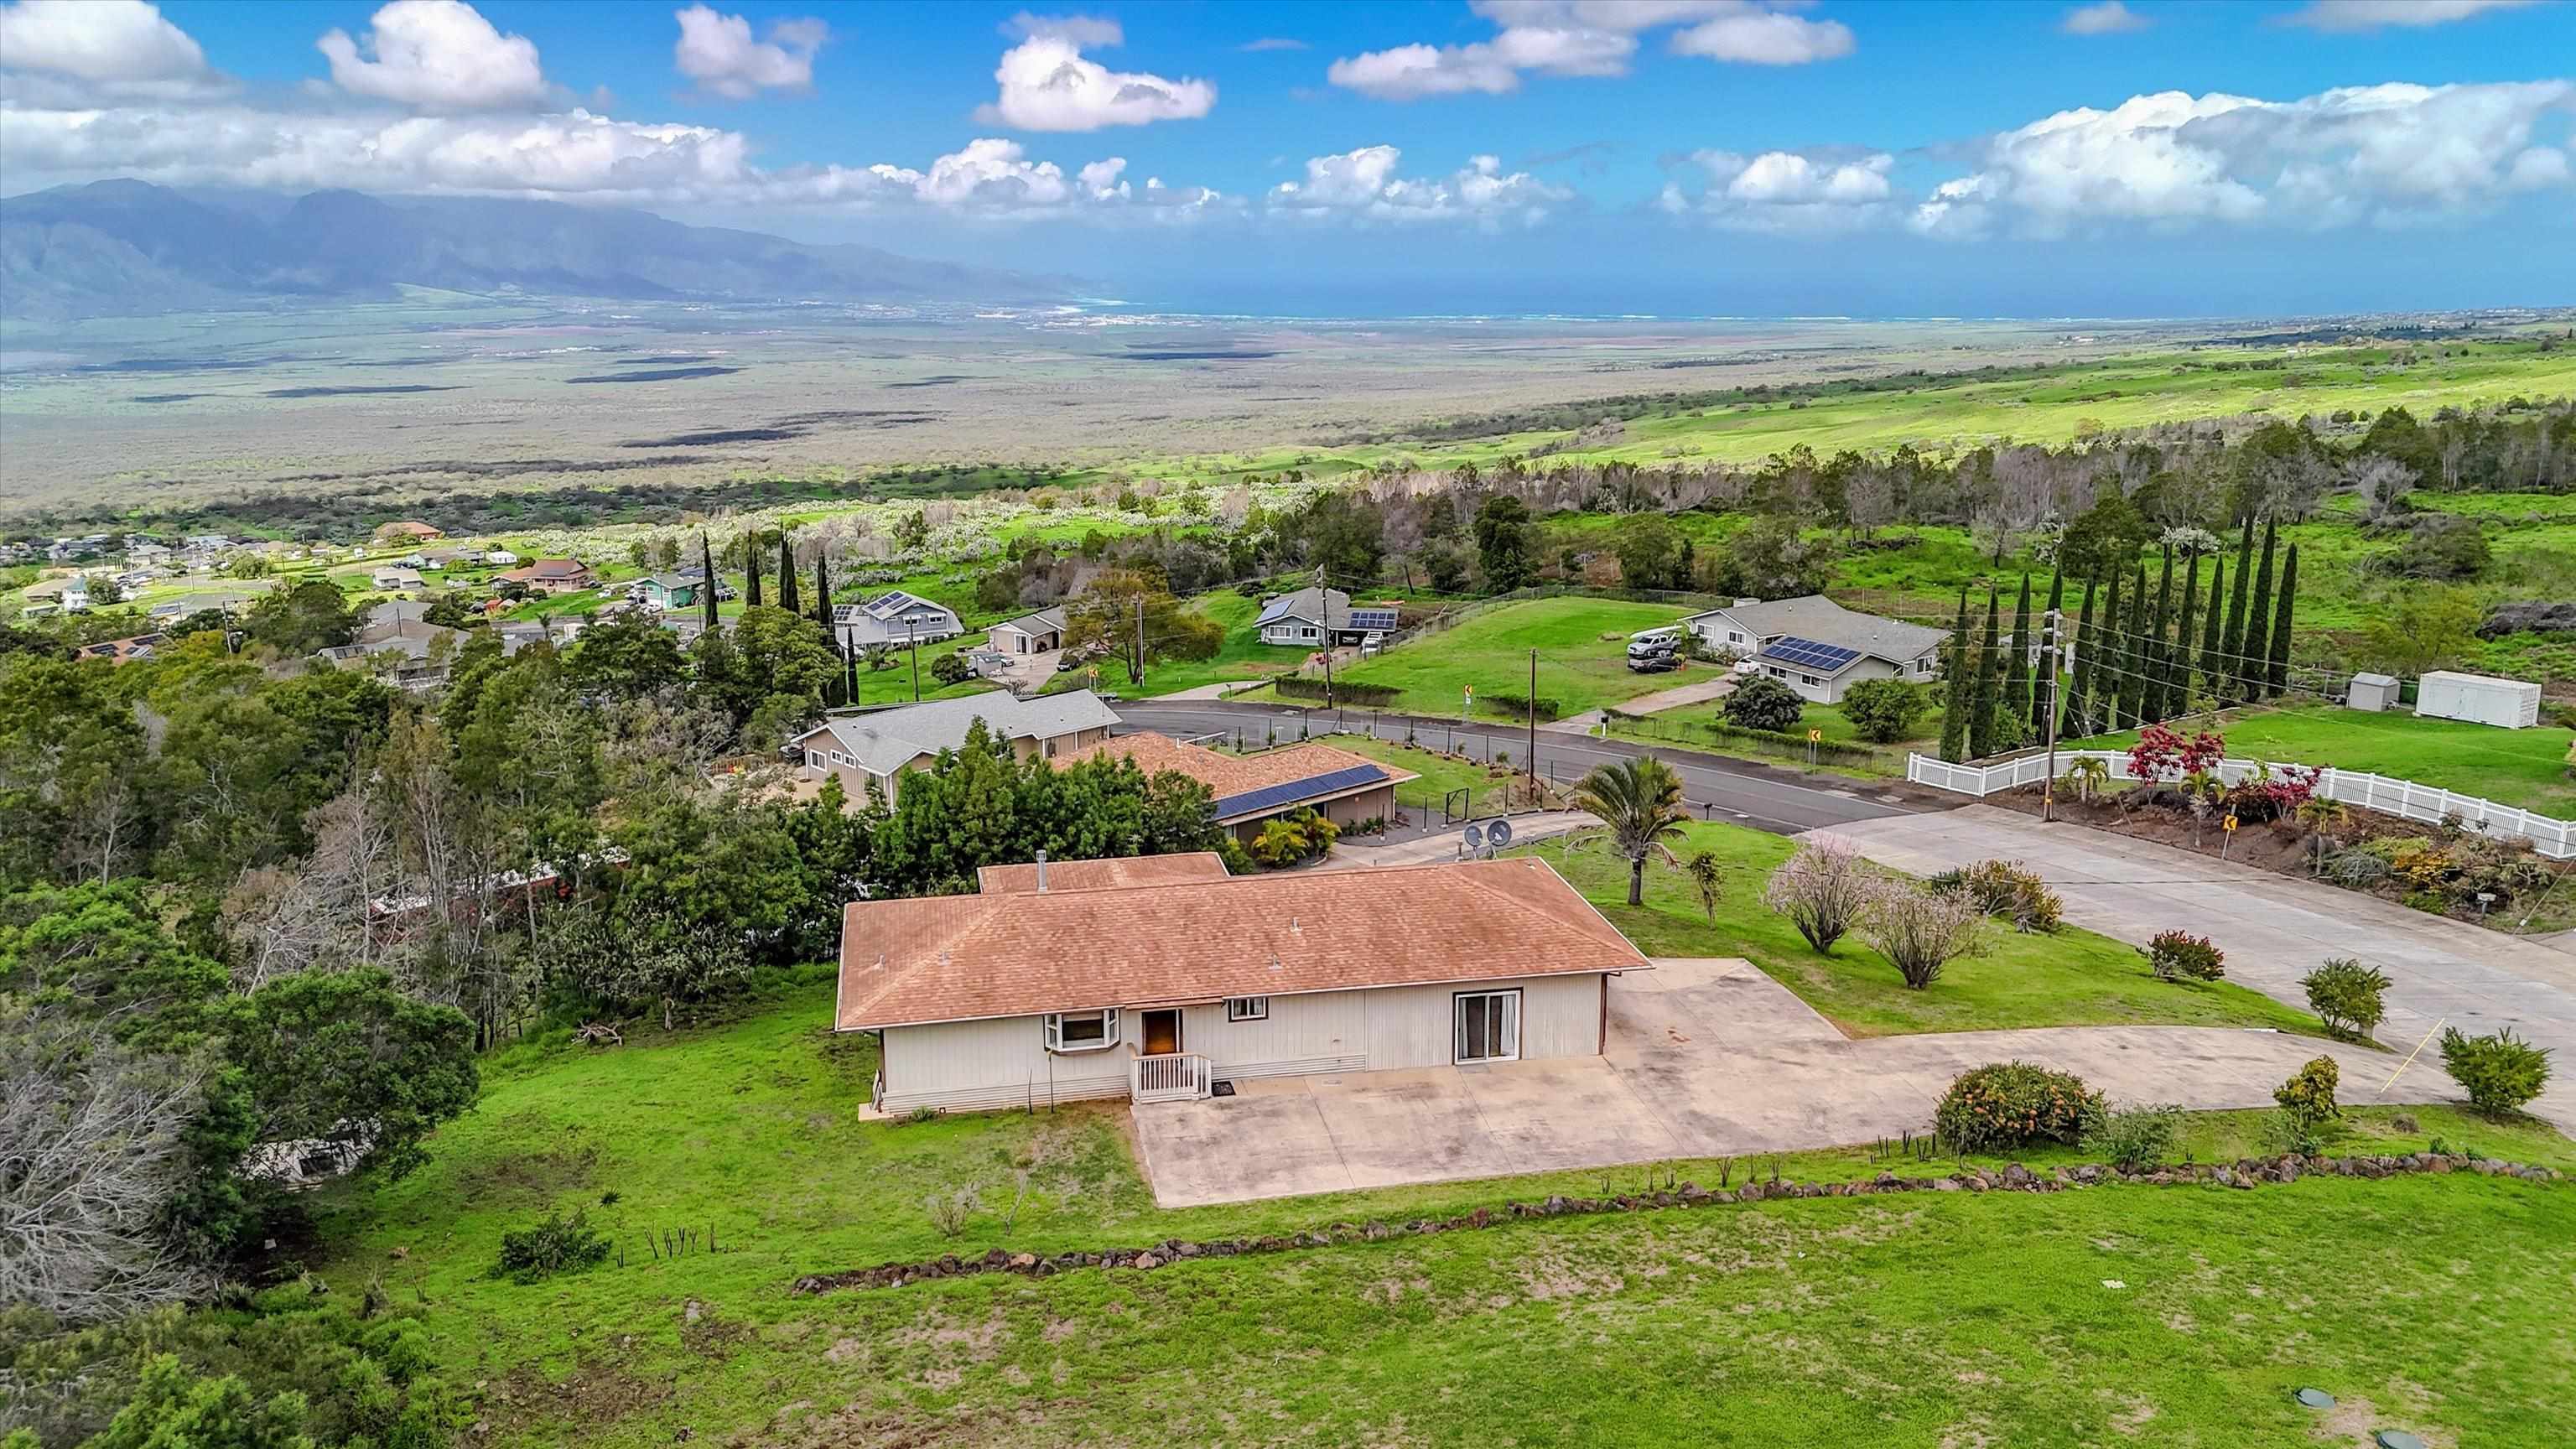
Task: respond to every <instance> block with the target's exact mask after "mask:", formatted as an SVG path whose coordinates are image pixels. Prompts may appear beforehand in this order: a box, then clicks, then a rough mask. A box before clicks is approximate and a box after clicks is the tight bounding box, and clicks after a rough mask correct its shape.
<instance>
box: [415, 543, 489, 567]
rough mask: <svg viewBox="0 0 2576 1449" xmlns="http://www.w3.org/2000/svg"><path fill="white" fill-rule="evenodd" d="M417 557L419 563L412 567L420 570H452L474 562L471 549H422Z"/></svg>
mask: <svg viewBox="0 0 2576 1449" xmlns="http://www.w3.org/2000/svg"><path fill="white" fill-rule="evenodd" d="M419 557H420V562H419V563H416V564H414V565H412V567H414V568H422V569H447V568H454V567H456V566H457V565H459V564H470V563H472V562H474V551H473V550H472V549H465V548H431V549H423V550H422V551H421V553H420V555H419Z"/></svg>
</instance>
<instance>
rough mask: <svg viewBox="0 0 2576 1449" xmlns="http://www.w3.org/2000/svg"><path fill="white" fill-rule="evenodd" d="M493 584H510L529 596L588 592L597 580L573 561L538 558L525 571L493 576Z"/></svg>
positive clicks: (513, 570) (585, 565) (587, 567)
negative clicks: (585, 590)
mask: <svg viewBox="0 0 2576 1449" xmlns="http://www.w3.org/2000/svg"><path fill="white" fill-rule="evenodd" d="M494 582H496V583H513V584H517V585H519V586H520V587H521V588H524V589H526V590H527V591H528V592H529V593H532V594H569V593H573V592H575V591H577V590H581V589H587V588H590V587H591V586H592V585H594V584H597V583H598V582H599V579H598V577H597V576H596V575H594V574H592V573H591V571H590V565H588V564H586V563H583V562H582V561H581V560H580V559H577V558H541V559H538V560H537V561H536V562H534V563H532V564H529V565H528V566H527V567H525V568H516V569H512V570H510V571H509V572H508V573H505V574H500V575H497V576H496V577H495V579H494Z"/></svg>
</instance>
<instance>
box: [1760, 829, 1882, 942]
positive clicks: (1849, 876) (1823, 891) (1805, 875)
mask: <svg viewBox="0 0 2576 1449" xmlns="http://www.w3.org/2000/svg"><path fill="white" fill-rule="evenodd" d="M1762 903H1763V904H1764V905H1766V906H1769V907H1770V908H1771V909H1773V910H1775V911H1778V912H1779V913H1780V914H1782V915H1784V916H1787V917H1788V918H1789V922H1790V924H1792V925H1794V926H1796V927H1797V928H1798V934H1799V935H1801V936H1804V937H1806V938H1807V944H1808V945H1810V946H1813V947H1815V948H1816V949H1817V950H1819V951H1825V952H1830V951H1832V950H1833V949H1834V943H1835V942H1836V941H1839V940H1841V939H1842V938H1843V935H1844V933H1846V932H1848V931H1849V930H1851V928H1852V927H1853V926H1854V925H1855V924H1857V923H1858V922H1859V920H1860V913H1861V908H1862V907H1863V906H1865V905H1867V904H1868V903H1869V877H1868V875H1867V874H1865V873H1864V872H1863V871H1862V869H1861V863H1860V856H1859V855H1857V854H1856V853H1854V852H1853V851H1851V850H1849V849H1847V848H1845V847H1843V846H1840V845H1835V844H1832V843H1830V842H1817V843H1814V844H1808V845H1802V846H1800V847H1798V853H1797V854H1796V855H1793V856H1791V857H1789V863H1788V864H1786V865H1783V866H1781V867H1780V868H1779V869H1778V870H1775V871H1773V872H1771V879H1770V882H1769V883H1768V884H1766V885H1765V886H1763V888H1762Z"/></svg>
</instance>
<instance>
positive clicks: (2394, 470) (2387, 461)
mask: <svg viewBox="0 0 2576 1449" xmlns="http://www.w3.org/2000/svg"><path fill="white" fill-rule="evenodd" d="M2343 486H2344V487H2346V488H2349V489H2351V490H2352V493H2353V496H2354V497H2356V498H2359V499H2360V500H2361V516H2362V519H2363V521H2365V522H2368V523H2386V522H2388V521H2389V519H2390V518H2392V517H2393V516H2395V514H2396V511H2397V504H2398V501H2399V500H2400V499H2403V498H2404V497H2405V496H2406V490H2408V489H2410V488H2412V487H2414V486H2415V470H2414V469H2412V468H2409V467H2407V466H2406V465H2405V464H2403V463H2400V462H2398V461H2397V460H2396V459H2394V458H2388V457H2382V456H2381V455H2379V454H2377V453H2371V454H2367V455H2365V456H2363V457H2359V458H2354V459H2352V460H2350V461H2349V462H2347V463H2345V464H2344V465H2343Z"/></svg>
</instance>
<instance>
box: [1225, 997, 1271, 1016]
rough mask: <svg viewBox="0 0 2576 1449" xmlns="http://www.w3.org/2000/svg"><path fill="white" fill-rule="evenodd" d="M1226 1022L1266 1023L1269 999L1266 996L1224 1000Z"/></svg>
mask: <svg viewBox="0 0 2576 1449" xmlns="http://www.w3.org/2000/svg"><path fill="white" fill-rule="evenodd" d="M1225 1019H1226V1020H1228V1021H1268V1020H1269V1019H1270V998H1269V997H1267V996H1229V997H1227V998H1226V999H1225Z"/></svg>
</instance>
